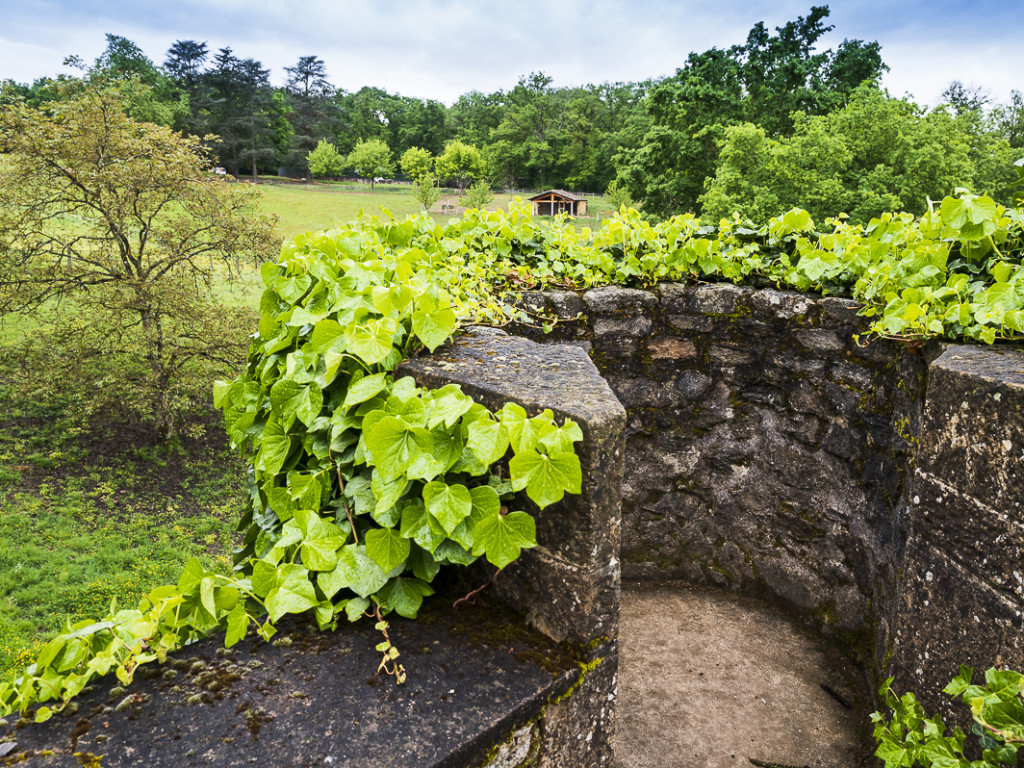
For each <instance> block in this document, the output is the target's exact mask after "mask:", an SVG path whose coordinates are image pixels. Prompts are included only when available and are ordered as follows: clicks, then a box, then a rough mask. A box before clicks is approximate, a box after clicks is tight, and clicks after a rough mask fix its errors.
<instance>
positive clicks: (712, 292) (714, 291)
mask: <svg viewBox="0 0 1024 768" xmlns="http://www.w3.org/2000/svg"><path fill="white" fill-rule="evenodd" d="M753 293H754V289H753V288H743V287H740V286H738V285H732V284H731V283H716V284H714V285H698V286H696V287H694V288H693V289H692V293H691V300H690V308H691V309H692V310H693V311H694V312H696V313H698V314H702V315H733V314H736V313H737V311H738V310H739V308H740V306H741V304H742V303H743V302H745V301H746V300H748V299H749V298H750V296H751V295H752V294H753Z"/></svg>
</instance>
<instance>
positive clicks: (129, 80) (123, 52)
mask: <svg viewBox="0 0 1024 768" xmlns="http://www.w3.org/2000/svg"><path fill="white" fill-rule="evenodd" d="M86 77H87V79H88V80H91V81H93V82H96V83H97V84H102V83H108V82H111V81H113V82H118V83H120V84H121V94H122V96H121V99H122V103H123V104H124V108H125V111H126V112H127V113H128V114H129V116H131V117H132V118H134V119H135V120H144V121H146V122H149V123H157V124H158V125H178V124H181V123H183V122H185V121H186V120H187V116H188V114H189V111H188V99H187V96H185V94H183V93H182V92H181V91H179V90H178V88H177V86H176V85H175V83H174V82H173V81H172V80H171V79H170V78H169V77H168V76H167V75H165V74H164V73H163V72H161V71H160V68H159V67H157V66H156V65H155V64H154V63H153V62H152V61H151V60H150V59H149V58H148V57H147V56H146V54H144V53H143V52H142V49H141V48H139V46H137V45H136V44H135V43H133V42H132V41H131V40H129V39H128V38H126V37H121V36H120V35H110V34H108V35H107V47H106V49H104V51H103V53H101V54H100V55H99V57H98V58H97V59H96V61H95V62H94V64H93V66H92V68H90V69H88V71H87V73H86Z"/></svg>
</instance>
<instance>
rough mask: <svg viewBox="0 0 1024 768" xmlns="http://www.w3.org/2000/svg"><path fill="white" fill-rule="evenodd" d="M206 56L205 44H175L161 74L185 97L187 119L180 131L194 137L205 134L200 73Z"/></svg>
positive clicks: (203, 90)
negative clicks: (169, 79) (185, 95)
mask: <svg viewBox="0 0 1024 768" xmlns="http://www.w3.org/2000/svg"><path fill="white" fill-rule="evenodd" d="M209 53H210V52H209V50H208V49H207V47H206V42H205V41H204V42H202V43H199V42H196V41H195V40H175V41H174V45H172V46H171V47H170V48H168V49H167V55H166V57H165V58H164V71H165V72H166V73H167V75H168V76H169V77H170V78H171V79H172V80H174V82H176V83H177V84H178V87H179V88H181V89H182V90H183V91H184V92H185V93H186V94H187V95H188V108H189V118H188V120H187V122H186V125H185V126H184V127H185V128H186V130H188V131H189V133H192V134H196V135H201V134H202V133H204V132H205V128H204V122H205V121H204V119H203V118H204V114H203V113H204V110H205V109H206V107H207V103H206V102H207V100H208V97H207V95H206V93H205V91H206V88H205V83H204V78H203V73H204V71H205V64H206V59H207V58H208V57H209Z"/></svg>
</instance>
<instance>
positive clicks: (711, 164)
mask: <svg viewBox="0 0 1024 768" xmlns="http://www.w3.org/2000/svg"><path fill="white" fill-rule="evenodd" d="M828 13H829V11H828V7H827V6H816V7H812V8H811V12H810V13H809V14H808V15H807V16H806V17H803V16H801V17H799V18H797V19H796V21H791V22H788V23H786V24H784V25H783V26H781V27H777V28H776V30H775V34H770V33H769V32H768V30H767V29H766V28H765V25H764V23H763V22H759V23H758V24H755V25H754V27H753V28H752V29H751V30H750V33H749V34H748V35H747V39H746V41H745V42H744V43H743V44H742V45H734V46H732V47H731V48H729V49H728V50H720V49H717V48H712V49H711V50H708V51H705V52H703V53H692V54H690V56H689V57H688V58H687V61H686V64H685V65H684V66H683V67H682V68H681V69H679V70H678V71H677V72H676V74H675V76H674V77H671V78H668V79H666V80H664V81H662V82H661V83H659V84H658V85H656V86H654V87H653V88H652V89H651V92H650V97H649V99H648V110H649V112H650V115H651V127H650V129H649V130H648V132H647V134H646V135H645V136H644V138H643V140H642V142H641V144H640V145H639V146H638V148H637V149H636V150H635V151H632V152H629V153H621V154H620V155H619V156H618V164H619V167H618V176H619V178H620V179H622V180H623V182H624V183H625V184H626V185H627V187H628V189H629V192H630V194H632V195H633V197H634V198H636V199H638V200H641V201H643V202H644V203H645V208H646V209H647V210H650V211H651V212H653V213H657V214H671V213H678V212H681V211H686V210H696V209H697V206H698V198H699V197H700V196H701V194H702V193H703V192H704V188H705V180H706V179H709V178H711V177H712V176H714V175H715V172H716V169H717V165H718V152H719V147H720V146H721V143H722V141H723V140H724V138H725V129H726V128H727V127H728V126H730V125H738V124H741V123H753V124H756V125H760V126H761V127H763V128H764V130H765V132H766V134H767V136H769V137H770V138H772V139H777V138H780V137H782V136H785V135H788V134H789V133H790V132H791V131H792V130H793V127H794V122H793V120H794V117H793V115H794V114H797V113H800V114H804V115H822V114H827V113H829V112H830V111H832V110H834V109H836V108H838V107H841V106H842V105H844V104H846V103H848V102H849V100H850V98H851V97H852V94H853V92H854V91H855V89H856V88H858V87H859V86H860V85H861V83H862V82H864V81H865V80H868V81H875V80H877V79H878V77H879V76H880V75H881V73H882V72H883V71H884V70H885V69H887V67H886V66H885V64H884V63H883V62H882V58H881V49H880V47H879V46H878V44H877V43H874V42H871V43H865V42H863V41H860V40H848V39H847V40H844V41H843V43H842V44H841V45H840V46H839V47H838V48H837V49H836V50H834V51H832V50H826V51H817V49H816V45H817V43H818V41H819V40H820V39H821V37H822V36H823V35H824V34H825V33H827V32H829V31H830V30H831V29H832V27H831V26H827V25H825V24H824V19H825V18H826V17H827V16H828Z"/></svg>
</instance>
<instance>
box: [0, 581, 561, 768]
mask: <svg viewBox="0 0 1024 768" xmlns="http://www.w3.org/2000/svg"><path fill="white" fill-rule="evenodd" d="M450 604H451V598H450V597H449V598H448V600H447V601H444V600H443V599H439V598H435V599H434V600H433V601H432V602H431V605H430V606H429V607H425V608H424V610H423V612H422V615H421V618H420V619H418V620H416V621H409V620H406V619H401V618H395V619H394V620H392V621H391V622H390V624H391V629H390V635H391V638H392V641H393V642H394V644H395V645H396V646H397V647H398V648H399V650H400V651H401V652H402V655H401V657H400V661H402V662H403V663H404V665H405V667H406V671H407V673H408V679H407V682H406V683H405V684H403V685H396V684H395V683H394V681H393V679H392V678H389V677H388V676H386V675H383V674H376V673H375V670H376V669H377V664H378V661H379V654H378V653H377V652H376V651H374V646H375V645H376V644H377V643H378V642H380V639H381V636H380V633H379V632H377V631H376V630H375V629H374V628H373V624H372V623H371V622H369V621H363V622H360V623H358V624H355V625H349V624H344V625H343V626H341V627H340V628H339V629H338V630H337V631H336V632H334V633H327V632H318V631H316V629H315V627H308V626H306V625H299V624H297V623H287V622H286V623H284V624H283V625H282V628H281V632H280V633H279V634H278V635H277V637H276V638H275V641H272V642H271V643H269V644H267V643H263V642H261V641H259V640H258V639H255V638H252V639H248V640H245V641H243V642H241V643H239V644H238V645H237V646H235V647H234V648H232V649H230V650H229V651H228V652H224V651H219V650H218V649H219V648H220V647H221V644H222V638H221V637H212V638H208V639H206V640H204V641H201V642H199V643H196V644H195V645H192V646H189V647H187V648H185V649H183V650H182V651H181V652H179V653H178V654H177V655H176V656H174V657H173V658H172V659H171V660H170V661H168V663H166V664H163V665H153V666H152V667H143V668H142V669H140V671H139V673H138V679H137V680H136V681H135V682H134V683H133V684H132V685H131V686H130V687H129V688H128V690H127V692H125V693H118V692H115V693H113V694H112V693H111V690H110V689H111V688H112V687H113V686H114V684H115V683H116V680H114V679H113V677H112V676H111V677H107V678H104V679H103V681H101V682H100V683H98V684H96V685H95V686H94V690H93V691H92V692H91V693H88V694H85V695H83V696H81V697H79V698H78V699H77V700H76V703H77V709H78V711H77V714H75V715H72V716H68V717H65V716H62V715H58V716H56V717H55V718H53V719H52V720H50V721H49V722H47V723H43V724H35V723H31V724H28V725H25V726H24V727H22V728H18V727H17V726H16V725H15V726H14V727H11V728H5V729H3V732H0V738H4V737H13V738H14V739H15V740H16V741H17V744H18V746H17V749H16V751H15V752H13V753H12V754H10V755H8V756H7V758H6V759H2V760H0V765H7V764H8V763H13V762H16V761H17V764H18V765H24V766H75V767H76V768H77V766H79V761H78V759H77V758H76V757H75V756H74V753H75V752H82V753H92V754H94V755H97V756H102V758H101V759H102V765H103V768H129V767H131V768H136V767H138V768H163V767H164V766H166V767H167V768H171V767H173V768H189V767H191V766H216V767H217V768H230V767H231V766H251V765H261V766H281V767H282V768H284V767H285V766H295V767H298V766H330V765H335V766H366V767H369V766H384V765H395V766H403V768H414V767H419V768H467V767H468V766H477V765H483V764H485V761H486V760H487V758H488V756H489V755H491V754H492V753H496V752H499V751H500V746H501V745H503V744H505V743H506V741H508V742H509V743H510V744H511V743H513V742H514V741H515V739H514V738H512V737H514V736H515V735H516V733H517V732H521V731H522V730H523V728H524V727H527V726H529V725H530V724H531V723H534V722H535V721H537V720H538V719H543V716H544V713H545V710H546V708H547V707H548V706H549V705H553V704H554V703H555V702H556V701H557V700H558V699H559V698H560V697H563V696H565V695H566V694H567V693H568V692H569V691H570V690H572V689H573V686H575V685H578V684H579V682H580V677H581V671H580V668H579V666H578V664H577V663H576V662H575V660H574V659H573V657H572V656H571V655H570V654H569V653H567V652H566V650H565V649H564V648H561V647H559V646H557V645H555V644H553V643H552V642H551V641H550V640H548V639H547V638H545V637H543V636H542V635H540V634H539V633H537V632H533V631H530V630H527V629H525V628H523V626H522V622H521V621H519V620H518V619H517V618H516V617H515V616H513V615H511V614H509V613H508V612H507V611H506V610H505V609H502V608H501V607H500V606H499V605H497V604H496V603H494V602H493V601H491V600H487V599H481V600H480V602H479V603H478V604H477V605H474V606H469V607H464V606H460V607H459V608H457V609H454V610H453V609H452V608H450V607H449V606H450ZM282 638H286V640H285V641H284V643H282ZM165 676H166V678H165ZM204 676H205V677H206V678H209V680H204ZM197 678H199V680H200V684H196V682H195V681H196V679H197ZM211 688H215V689H217V690H215V691H213V690H211ZM569 698H570V699H571V698H572V697H569ZM122 702H128V703H127V704H122ZM12 723H13V720H12ZM442 724H443V727H439V725H442ZM533 731H537V728H536V727H533ZM573 735H574V736H575V734H573ZM521 738H522V735H521V733H520V739H521ZM556 746H557V745H554V744H552V745H549V748H550V749H554V748H556ZM558 748H559V749H561V747H558ZM45 751H52V753H53V754H52V756H48V757H47V756H43V755H42V753H43V752H45ZM508 751H509V750H506V752H508ZM513 754H515V753H514V752H513ZM22 759H24V761H23V762H21V760H22ZM506 765H508V766H515V765H518V763H506Z"/></svg>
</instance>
